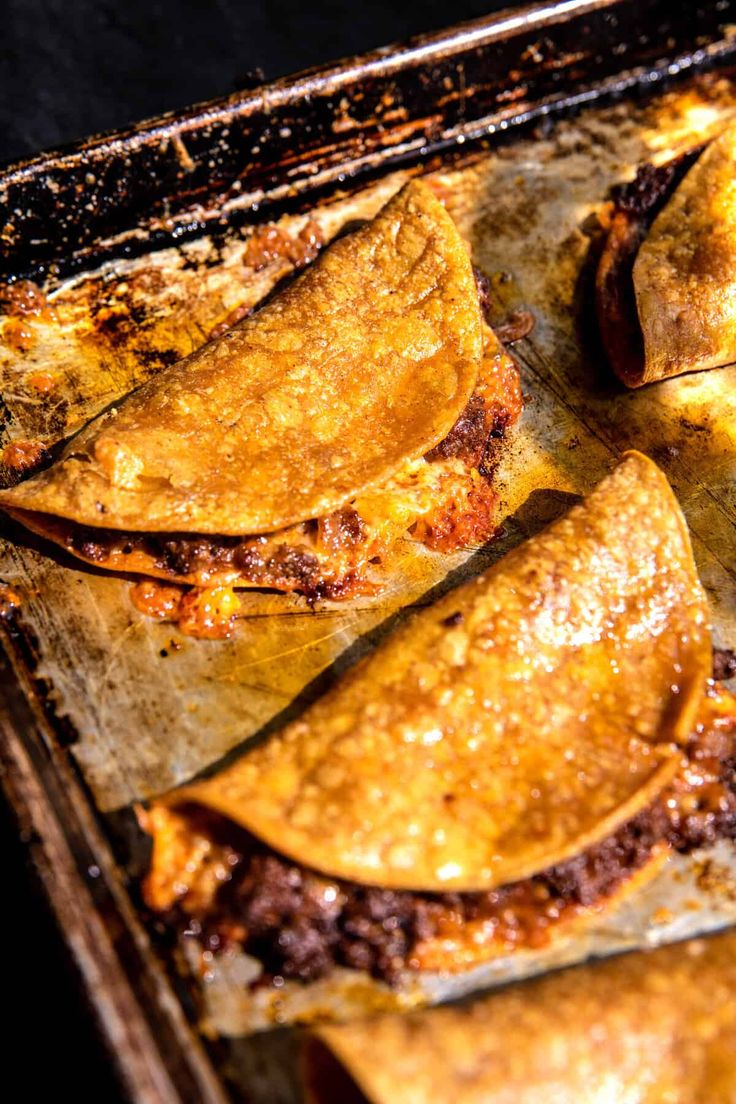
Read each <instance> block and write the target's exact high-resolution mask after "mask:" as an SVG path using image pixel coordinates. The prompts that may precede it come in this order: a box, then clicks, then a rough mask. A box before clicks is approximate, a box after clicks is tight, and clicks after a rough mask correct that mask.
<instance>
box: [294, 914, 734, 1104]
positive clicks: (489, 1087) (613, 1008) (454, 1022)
mask: <svg viewBox="0 0 736 1104" xmlns="http://www.w3.org/2000/svg"><path fill="white" fill-rule="evenodd" d="M735 1057H736V930H731V931H728V932H725V933H724V934H721V935H715V936H711V937H710V938H708V939H698V940H691V941H690V942H688V943H684V944H682V943H681V944H678V945H675V946H672V947H663V948H661V949H660V950H657V951H650V952H643V951H640V952H637V953H634V954H629V955H624V956H623V957H621V958H618V959H615V960H611V961H608V962H604V963H598V964H596V965H590V966H579V967H577V968H576V969H573V970H565V971H564V972H563V973H558V974H553V975H552V976H550V977H545V978H541V979H539V980H536V981H532V982H526V983H524V984H523V985H513V986H511V987H510V988H508V989H506V990H505V991H504V992H502V993H494V994H491V995H490V996H487V997H482V998H480V999H478V1000H475V1001H473V1002H471V1003H468V1004H463V1005H460V1006H456V1007H453V1008H441V1009H439V1008H438V1009H433V1010H431V1011H423V1012H417V1013H414V1014H413V1015H409V1016H396V1015H394V1016H382V1017H380V1018H378V1019H371V1020H370V1021H364V1022H358V1023H353V1024H345V1025H333V1024H330V1025H327V1026H325V1027H321V1028H319V1029H318V1032H317V1038H316V1039H315V1040H314V1041H313V1042H311V1043H310V1044H309V1045H308V1047H307V1049H306V1052H305V1061H304V1077H305V1081H306V1084H307V1094H306V1099H307V1101H308V1102H309V1104H334V1102H335V1101H340V1104H367V1102H370V1104H436V1101H440V1100H442V1101H445V1100H446V1101H450V1100H451V1101H453V1104H539V1101H542V1100H546V1101H555V1102H558V1101H559V1102H562V1101H566V1102H567V1101H570V1102H571V1101H578V1102H581V1104H582V1102H583V1101H585V1102H591V1104H592V1102H593V1101H596V1102H597V1101H601V1102H603V1101H611V1102H614V1101H615V1102H617V1104H623V1102H624V1101H626V1102H631V1104H634V1102H636V1104H664V1102H665V1101H667V1104H706V1102H707V1104H733V1101H734V1100H736V1060H735Z"/></svg>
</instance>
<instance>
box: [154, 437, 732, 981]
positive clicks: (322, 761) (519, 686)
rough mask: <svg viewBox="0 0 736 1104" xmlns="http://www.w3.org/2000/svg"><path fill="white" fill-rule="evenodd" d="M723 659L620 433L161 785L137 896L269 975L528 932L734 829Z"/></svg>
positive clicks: (658, 504) (388, 965) (678, 539)
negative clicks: (412, 605) (181, 776)
mask: <svg viewBox="0 0 736 1104" xmlns="http://www.w3.org/2000/svg"><path fill="white" fill-rule="evenodd" d="M711 662H712V646H711V640H710V632H709V623H708V608H707V603H706V598H705V595H704V592H703V589H702V587H701V585H700V582H699V580H698V577H697V573H696V569H695V565H694V562H693V557H692V551H691V547H690V541H689V537H688V532H687V527H686V524H685V521H684V519H683V517H682V514H681V513H680V510H679V507H678V505H677V502H676V500H675V498H674V495H673V494H672V491H671V490H670V488H669V485H668V484H667V481H666V479H665V477H664V475H663V474H662V472H661V471H660V470H659V469H658V468H657V467H656V465H655V464H654V463H653V462H652V461H651V460H648V459H647V458H646V457H644V456H642V455H641V454H638V453H629V454H627V456H626V457H625V458H624V460H623V461H622V462H621V463H620V464H619V466H618V467H617V468H616V470H615V471H614V472H613V473H612V474H611V475H610V476H609V477H608V478H606V479H604V480H603V482H602V483H601V484H600V485H599V486H598V487H597V488H596V489H595V490H594V491H593V492H592V493H591V494H590V495H589V496H588V498H587V499H586V500H585V501H584V502H583V504H582V505H580V506H576V507H574V508H573V509H572V510H571V512H570V513H569V514H568V515H567V516H566V517H565V518H563V519H562V520H561V521H558V522H557V523H556V524H554V525H552V526H551V527H550V528H549V529H547V530H546V531H545V532H543V533H541V534H540V535H538V536H536V537H534V538H532V539H531V540H529V541H528V542H527V543H526V544H524V545H522V546H520V547H518V548H517V549H515V550H514V551H512V552H511V553H509V554H508V555H507V556H506V557H505V558H503V559H502V560H500V561H499V562H498V563H497V564H495V565H494V566H493V567H492V568H490V570H488V571H487V572H486V573H485V574H483V575H481V576H480V577H479V578H477V579H474V580H472V581H471V582H469V583H466V584H464V585H463V586H461V587H459V588H458V589H456V590H454V591H452V592H450V593H449V594H447V595H446V596H445V597H443V598H442V599H441V600H440V601H439V602H438V603H436V604H435V605H433V606H431V607H429V608H427V609H425V610H422V611H421V612H419V613H417V614H416V615H414V616H413V617H412V618H411V619H410V620H409V621H407V623H406V624H405V625H404V626H403V627H402V628H400V629H399V630H398V631H397V632H396V633H394V635H393V636H392V637H391V638H389V639H388V640H387V641H386V642H384V643H383V644H382V645H381V646H380V647H379V648H378V649H377V650H376V651H375V652H374V653H373V654H372V655H371V656H369V657H368V658H367V659H365V660H364V661H362V662H361V663H360V664H359V665H357V666H356V667H355V668H353V670H352V671H350V672H349V673H348V674H347V675H346V676H344V677H343V679H342V680H341V681H340V682H339V683H338V684H337V685H336V686H335V687H334V688H333V689H332V690H331V691H330V692H328V693H327V694H326V695H325V696H324V697H323V698H322V699H321V700H319V701H317V702H316V703H315V704H314V705H312V706H311V707H310V708H308V709H307V710H306V711H305V713H304V714H303V715H302V716H301V718H300V719H298V720H297V721H295V722H293V723H292V724H290V725H289V726H288V727H286V728H285V729H283V730H282V731H281V732H280V733H278V734H277V735H275V736H273V737H271V738H270V739H269V740H267V741H266V742H264V743H262V744H261V745H259V746H257V747H255V748H253V749H250V750H247V751H246V752H245V753H244V754H243V755H242V756H241V757H240V758H239V759H237V760H236V761H235V762H234V763H233V764H232V765H230V766H229V767H227V768H226V769H223V770H221V771H218V772H216V773H215V774H213V775H212V776H211V777H210V778H208V779H206V780H203V781H197V782H194V783H192V784H190V785H187V786H184V787H183V788H181V789H178V790H175V791H173V792H171V793H169V794H168V795H165V796H164V797H163V798H161V799H160V800H158V801H156V802H154V803H153V805H152V806H151V807H150V808H149V809H148V810H147V811H146V812H145V813H144V814H143V825H144V827H145V828H146V829H147V831H148V832H149V833H150V834H151V835H152V837H153V854H152V861H151V867H150V870H149V873H148V875H147V877H146V881H145V885H144V895H145V899H146V901H147V904H148V906H149V907H150V908H151V909H152V910H153V911H154V912H155V913H156V914H157V915H158V916H159V917H162V918H163V920H164V922H165V924H167V925H168V926H169V928H170V929H171V930H178V931H181V932H183V931H188V932H189V933H190V934H192V933H193V934H195V935H196V936H197V937H198V938H201V939H202V940H203V941H204V943H205V944H206V946H208V947H209V948H210V950H213V949H214V950H218V949H224V948H227V947H233V946H237V947H240V948H242V949H243V950H245V951H246V952H247V953H248V954H249V955H251V956H253V957H254V958H255V959H256V960H257V961H258V962H259V963H260V967H261V970H262V974H263V976H264V977H265V979H266V980H268V979H269V978H276V979H279V983H283V979H284V978H296V979H301V980H302V981H310V980H313V979H316V978H320V977H324V976H325V975H327V974H329V973H330V971H332V970H334V969H335V967H336V966H339V967H345V968H348V969H350V970H354V971H358V972H362V973H364V974H365V973H367V974H370V975H372V976H373V977H374V978H378V979H380V980H381V981H382V982H385V983H386V984H388V985H389V986H390V985H392V984H399V983H400V982H402V979H406V977H407V976H410V975H414V976H417V975H421V974H422V973H426V972H427V971H450V972H452V971H464V970H468V969H471V968H473V967H474V966H476V965H477V964H478V963H480V962H483V961H484V960H486V959H489V958H491V957H493V956H496V955H498V954H499V953H502V952H506V951H508V950H509V949H510V948H512V947H514V948H516V947H525V948H529V947H534V946H539V945H540V944H543V943H544V942H545V941H549V940H550V939H552V938H554V937H555V935H556V933H557V932H560V931H565V930H566V929H569V928H570V926H571V925H576V924H579V923H581V922H583V923H584V922H587V919H588V918H589V917H591V916H593V915H595V914H596V913H599V912H600V911H601V910H602V909H605V908H608V907H610V904H611V902H612V901H613V900H615V899H616V898H617V897H619V896H620V895H621V894H622V893H624V892H627V891H629V890H630V889H632V888H633V887H634V886H635V885H637V884H639V883H640V882H641V881H642V880H643V879H645V878H646V877H649V876H651V874H652V873H653V872H654V871H655V870H656V869H657V868H658V866H659V864H661V862H662V861H663V860H664V858H665V857H666V856H667V855H668V854H671V853H672V851H673V850H680V851H687V850H690V849H691V848H693V847H697V846H700V845H702V844H704V843H710V842H713V841H714V840H715V839H717V838H720V837H722V836H734V835H736V783H735V782H734V763H735V758H736V702H735V701H734V699H733V697H732V696H731V695H730V694H729V693H728V692H727V691H726V690H725V689H723V688H720V689H716V688H715V686H714V684H713V683H712V682H710V681H709V675H710V670H711Z"/></svg>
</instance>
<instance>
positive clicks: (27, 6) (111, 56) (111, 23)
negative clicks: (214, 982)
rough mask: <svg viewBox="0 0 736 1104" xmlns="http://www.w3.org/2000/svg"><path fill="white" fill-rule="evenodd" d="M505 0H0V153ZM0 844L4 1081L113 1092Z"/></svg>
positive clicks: (41, 918)
mask: <svg viewBox="0 0 736 1104" xmlns="http://www.w3.org/2000/svg"><path fill="white" fill-rule="evenodd" d="M505 6H513V0H506V3H505V4H504V3H502V2H498V0H456V2H454V3H451V4H448V3H447V2H446V0H424V3H421V4H411V3H404V4H402V3H401V0H393V2H386V0H380V2H379V0H371V2H370V3H362V4H361V3H359V2H355V0H353V2H347V0H310V2H307V0H304V2H297V0H268V2H264V0H257V2H254V0H250V2H248V0H241V2H240V3H238V2H236V0H209V2H201V3H192V2H189V3H176V2H174V0H148V2H147V3H144V2H141V0H127V2H126V0H122V2H121V0H114V2H112V0H4V2H3V3H2V4H0V11H1V12H2V15H3V19H2V40H1V42H0V90H1V94H0V162H2V161H8V160H15V159H18V158H21V157H26V156H28V155H29V154H33V153H37V152H38V151H39V150H42V149H48V148H50V147H52V146H59V145H61V144H65V143H67V142H72V141H74V140H75V139H78V138H83V137H86V136H87V135H89V134H91V133H94V132H97V131H101V130H110V129H115V128H118V127H121V126H124V125H125V124H126V123H130V122H134V121H138V120H140V119H143V118H146V117H148V116H152V115H157V114H160V113H161V112H163V111H169V110H172V109H176V108H181V107H185V106H188V105H190V104H193V103H196V102H198V101H201V100H206V99H211V98H213V97H216V96H221V95H226V94H228V93H230V92H234V91H236V90H237V89H239V88H247V87H252V86H253V85H254V84H256V83H259V80H260V79H262V77H265V78H266V79H273V78H274V77H277V76H282V75H285V74H287V73H292V72H295V71H297V70H299V69H304V68H306V67H308V66H312V65H319V64H322V63H324V62H327V61H332V60H336V59H338V58H340V57H345V56H347V55H349V54H353V53H358V52H363V51H365V50H368V49H371V48H373V47H375V46H381V45H385V44H386V43H389V42H393V41H400V40H402V39H405V38H408V37H409V36H411V35H414V34H419V33H420V32H422V31H429V30H436V29H439V28H441V27H444V26H447V25H449V24H451V23H457V22H460V21H462V20H464V19H471V18H473V17H475V16H478V15H483V14H485V13H487V12H489V11H495V10H498V9H500V8H501V7H505ZM259 71H260V73H259ZM0 843H1V844H2V848H3V850H2V855H3V871H2V880H3V907H2V909H0V946H2V948H3V959H4V963H5V964H6V965H5V976H6V978H7V981H6V986H5V992H4V1000H3V1004H4V1008H5V1012H6V1015H8V1021H6V1023H7V1024H8V1026H7V1027H6V1029H5V1038H4V1040H3V1048H2V1049H3V1057H4V1070H3V1077H4V1079H5V1082H6V1084H7V1085H13V1084H15V1085H16V1086H17V1088H16V1089H15V1090H10V1091H12V1092H14V1093H15V1094H16V1095H17V1098H18V1099H25V1100H28V1101H33V1100H39V1099H42V1098H47V1097H49V1096H50V1094H51V1093H54V1094H57V1093H72V1094H73V1096H74V1098H75V1099H76V1100H79V1101H84V1100H87V1099H90V1100H95V1101H97V1102H98V1104H117V1102H119V1101H121V1100H122V1096H121V1093H120V1090H119V1088H118V1087H117V1085H116V1081H115V1075H114V1072H113V1069H112V1066H111V1063H110V1061H109V1059H108V1057H107V1055H106V1054H105V1053H104V1050H103V1048H102V1045H101V1043H100V1042H99V1040H98V1039H97V1037H96V1035H95V1031H94V1027H93V1024H92V1020H91V1014H90V1012H89V1010H88V1009H87V1007H86V1004H85V1000H84V997H83V995H82V994H81V992H80V990H79V986H78V982H77V978H76V976H75V972H74V969H73V967H72V965H71V963H70V962H69V961H68V960H67V958H66V955H65V953H64V949H63V944H62V942H61V938H60V936H59V934H58V932H57V930H56V928H55V926H54V922H53V919H52V918H51V916H50V915H49V914H48V912H47V909H46V906H45V901H44V898H43V895H42V893H41V892H40V890H39V887H38V886H37V885H36V884H35V883H34V880H33V877H32V876H31V874H30V872H29V870H28V864H27V861H26V855H25V848H24V845H23V843H22V842H21V841H19V840H18V839H17V838H16V831H15V826H14V823H13V821H12V819H11V817H10V815H9V813H8V811H7V809H5V808H4V807H3V806H2V804H1V803H0ZM29 1054H33V1055H35V1058H34V1059H29ZM21 1086H22V1088H21Z"/></svg>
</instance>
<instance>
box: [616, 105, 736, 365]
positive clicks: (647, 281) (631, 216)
mask: <svg viewBox="0 0 736 1104" xmlns="http://www.w3.org/2000/svg"><path fill="white" fill-rule="evenodd" d="M597 295H598V317H599V322H600V328H601V333H602V335H603V339H604V342H605V344H606V347H607V350H608V354H609V357H610V360H611V364H612V367H613V369H614V371H615V372H616V374H617V375H618V376H619V378H620V379H621V380H622V381H623V382H624V383H625V384H627V386H629V387H638V386H640V385H641V384H644V383H651V382H652V381H654V380H659V379H665V378H667V377H668V376H676V375H679V374H680V373H682V372H692V371H697V370H700V369H704V368H718V367H720V366H722V365H725V364H731V363H733V361H735V360H736V125H734V126H730V127H728V128H727V129H726V130H725V131H724V132H723V133H722V134H721V135H720V136H719V137H718V138H716V139H715V141H713V142H711V143H710V144H709V145H708V146H707V147H706V148H705V151H703V149H702V147H701V148H700V149H698V150H695V151H693V152H692V153H690V154H686V155H683V156H681V157H679V158H677V159H676V160H674V161H670V162H668V163H666V164H664V165H660V166H658V167H655V166H653V165H645V166H643V167H642V168H641V169H640V170H639V172H638V174H637V176H636V178H635V180H634V181H633V182H632V183H631V184H629V185H626V186H625V187H623V188H621V189H619V192H618V195H617V196H616V199H615V208H614V214H613V218H612V222H611V227H610V230H609V233H608V239H607V242H606V246H605V249H604V252H603V255H602V257H601V261H600V265H599V268H598V277H597Z"/></svg>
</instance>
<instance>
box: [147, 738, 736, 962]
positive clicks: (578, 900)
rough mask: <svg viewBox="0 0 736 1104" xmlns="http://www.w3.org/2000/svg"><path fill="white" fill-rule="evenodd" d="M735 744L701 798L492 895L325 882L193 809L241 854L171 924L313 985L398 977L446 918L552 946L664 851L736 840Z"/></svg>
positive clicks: (704, 757)
mask: <svg viewBox="0 0 736 1104" xmlns="http://www.w3.org/2000/svg"><path fill="white" fill-rule="evenodd" d="M700 739H701V743H700V744H699V743H698V742H697V739H696V741H695V744H694V746H693V748H692V749H691V752H690V755H691V761H692V762H693V763H694V764H695V765H697V764H698V763H708V762H709V761H711V760H712V758H713V755H714V750H715V749H714V746H712V745H711V744H710V743H709V740H708V737H707V735H706V737H702V736H701V738H700ZM729 746H730V747H731V748H732V752H731V753H730V754H728V755H726V757H725V758H723V759H722V760H720V761H719V765H718V772H717V775H714V776H713V777H712V778H711V781H710V782H709V783H708V786H707V787H706V788H705V791H706V792H704V793H702V794H701V793H700V792H698V794H697V795H696V799H695V801H693V794H694V791H693V790H691V789H689V788H688V786H689V784H684V783H683V785H682V786H681V788H680V790H679V791H677V792H675V791H668V792H667V793H665V794H664V795H661V796H660V797H659V798H658V799H657V800H656V801H655V802H654V803H653V804H652V805H650V806H649V807H648V808H647V809H645V810H643V811H642V812H640V813H639V814H638V815H637V816H635V817H634V818H632V819H631V820H630V821H629V822H628V823H626V824H624V825H623V826H622V827H621V828H619V829H618V830H617V831H616V832H615V833H613V834H612V835H611V836H609V837H608V838H606V839H604V840H603V841H602V842H600V843H598V844H596V845H595V846H593V847H591V848H589V849H588V850H586V851H585V852H583V853H582V854H580V855H578V856H576V857H574V858H572V859H570V860H568V861H566V862H563V863H560V864H557V865H555V866H553V867H551V868H549V869H547V870H545V871H543V872H542V873H541V874H539V875H536V876H534V877H533V878H529V879H526V880H525V881H522V882H517V883H514V884H511V885H507V886H503V887H501V888H499V889H496V890H492V891H489V892H485V893H446V894H441V893H440V894H438V893H434V894H433V893H415V892H411V891H406V890H385V889H380V888H373V887H366V886H360V885H357V884H354V883H350V882H343V881H340V880H336V879H335V880H332V879H327V878H325V877H323V876H320V875H318V874H316V873H314V872H312V871H310V870H309V869H308V868H305V867H302V866H300V865H298V864H295V863H292V862H290V861H289V860H287V859H285V858H282V857H281V856H279V855H277V854H276V853H274V852H273V851H271V850H270V849H269V848H267V847H265V846H263V845H261V844H259V843H258V842H257V841H255V840H253V838H252V837H250V836H249V835H248V834H247V833H245V832H243V831H242V830H239V829H236V828H234V826H233V825H232V824H230V823H229V822H227V821H225V820H223V819H222V818H219V817H217V816H216V815H215V814H212V813H209V812H207V811H206V810H202V809H201V808H199V807H192V808H190V809H189V810H188V811H187V815H188V816H191V817H193V818H194V822H195V823H196V824H197V825H198V826H201V827H203V829H204V831H205V832H206V833H207V834H208V835H209V836H210V838H212V839H213V840H214V841H217V842H221V843H222V844H228V845H229V846H230V847H233V846H234V847H235V851H236V853H237V854H238V855H239V856H240V858H239V861H237V863H236V865H235V867H234V871H233V876H232V878H231V880H230V881H229V882H227V883H225V884H224V885H223V886H222V887H221V888H220V890H219V891H218V893H217V896H216V898H215V900H214V902H213V904H212V906H211V907H210V909H209V910H207V911H206V912H204V913H203V914H201V915H198V916H194V917H193V916H187V915H185V911H184V909H183V908H182V906H178V907H177V908H176V909H174V910H172V911H171V912H170V913H169V914H168V915H167V916H166V917H165V924H166V926H168V928H169V930H170V931H172V932H173V931H179V932H182V931H184V932H185V933H186V934H187V935H189V936H194V937H196V938H197V939H198V940H199V941H200V942H201V943H202V944H203V945H204V947H205V948H206V949H207V950H210V951H213V952H217V951H219V950H221V949H222V948H224V947H226V946H228V945H238V946H240V947H242V948H243V949H244V950H245V951H246V952H247V953H249V954H251V955H253V956H254V957H255V958H257V959H258V960H259V962H260V963H261V964H262V967H263V970H264V978H263V979H262V983H268V981H269V980H270V979H271V978H273V977H274V976H281V977H288V978H294V979H298V980H301V981H310V980H314V979H316V978H319V977H323V976H325V975H326V974H329V973H330V972H331V970H332V969H333V968H334V967H335V966H346V967H350V968H353V969H356V970H361V971H365V972H367V973H369V974H371V975H372V976H373V977H376V978H378V979H380V980H383V981H386V982H388V983H389V984H391V983H395V982H396V981H397V979H398V978H399V976H400V974H401V972H402V971H403V970H405V969H406V968H407V967H409V968H411V967H412V965H413V956H414V955H415V954H416V949H417V946H418V944H420V943H421V942H422V941H423V940H431V939H432V938H434V937H436V936H437V935H440V936H441V935H442V934H443V930H445V931H446V925H447V924H448V922H449V923H450V925H451V927H452V928H453V929H454V930H455V931H457V930H458V926H460V929H461V930H462V925H464V924H467V923H471V922H473V921H475V920H480V921H483V920H485V921H491V922H492V923H493V924H494V931H495V933H496V935H497V936H498V938H499V939H500V940H501V941H502V942H503V941H507V942H510V943H513V944H514V945H522V946H524V945H526V946H534V945H540V944H544V943H545V942H546V941H547V939H548V929H549V928H550V927H552V926H553V925H554V923H555V922H556V921H557V920H559V919H560V918H561V917H562V916H563V915H564V914H572V915H574V914H575V913H577V912H581V911H584V910H588V909H590V908H592V907H594V906H597V905H601V904H603V903H604V902H605V901H606V900H607V899H608V898H610V897H611V896H612V895H613V894H614V893H615V892H616V890H617V889H619V888H620V887H621V886H622V885H623V884H624V883H625V882H626V881H628V880H629V879H630V878H631V876H632V875H633V874H634V873H635V872H636V871H638V870H640V869H641V868H643V867H644V866H645V865H646V863H647V862H648V861H649V859H650V858H651V857H652V856H653V853H654V851H655V848H657V846H659V845H662V844H667V845H669V846H670V847H671V848H672V849H673V850H676V851H681V852H689V851H692V850H694V849H696V848H699V847H702V846H706V845H710V844H712V843H714V842H715V841H716V840H717V839H720V838H732V839H736V723H735V724H734V732H733V733H732V735H731V737H730V745H729ZM673 793H674V794H675V797H674V800H673V796H672V795H673ZM684 795H687V796H688V799H687V800H683V797H684ZM451 796H452V795H448V800H450V799H451Z"/></svg>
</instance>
